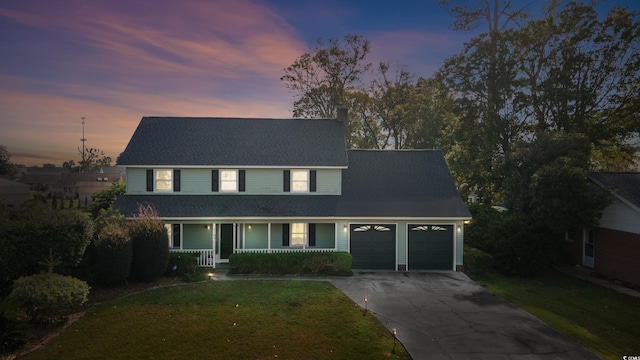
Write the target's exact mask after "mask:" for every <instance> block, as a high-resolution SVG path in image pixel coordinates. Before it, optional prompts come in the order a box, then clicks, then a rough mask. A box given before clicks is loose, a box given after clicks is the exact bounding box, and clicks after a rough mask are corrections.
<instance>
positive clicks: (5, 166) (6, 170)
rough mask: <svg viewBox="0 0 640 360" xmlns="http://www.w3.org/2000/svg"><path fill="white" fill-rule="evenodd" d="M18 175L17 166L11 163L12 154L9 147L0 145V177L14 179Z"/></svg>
mask: <svg viewBox="0 0 640 360" xmlns="http://www.w3.org/2000/svg"><path fill="white" fill-rule="evenodd" d="M15 173H16V166H15V165H14V164H13V163H11V154H10V153H9V151H8V150H7V147H6V146H4V145H0V176H2V177H5V176H6V177H12V176H13V175H15Z"/></svg>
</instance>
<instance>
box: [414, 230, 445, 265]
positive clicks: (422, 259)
mask: <svg viewBox="0 0 640 360" xmlns="http://www.w3.org/2000/svg"><path fill="white" fill-rule="evenodd" d="M408 236H409V241H408V243H409V249H408V255H409V270H451V269H452V268H453V245H454V240H453V225H410V226H409V234H408Z"/></svg>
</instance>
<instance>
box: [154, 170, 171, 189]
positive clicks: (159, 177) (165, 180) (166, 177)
mask: <svg viewBox="0 0 640 360" xmlns="http://www.w3.org/2000/svg"><path fill="white" fill-rule="evenodd" d="M154 177H155V190H156V191H172V190H173V170H156V171H155V176H154Z"/></svg>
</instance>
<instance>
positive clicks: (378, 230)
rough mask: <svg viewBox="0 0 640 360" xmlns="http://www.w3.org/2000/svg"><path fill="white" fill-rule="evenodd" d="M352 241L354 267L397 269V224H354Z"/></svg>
mask: <svg viewBox="0 0 640 360" xmlns="http://www.w3.org/2000/svg"><path fill="white" fill-rule="evenodd" d="M350 241H351V246H350V252H351V256H352V257H353V262H352V266H351V267H352V268H354V269H379V270H395V268H396V225H390V224H352V225H351V229H350Z"/></svg>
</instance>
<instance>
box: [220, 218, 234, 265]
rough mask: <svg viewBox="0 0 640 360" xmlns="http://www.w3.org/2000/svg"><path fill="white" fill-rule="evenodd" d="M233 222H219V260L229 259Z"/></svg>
mask: <svg viewBox="0 0 640 360" xmlns="http://www.w3.org/2000/svg"><path fill="white" fill-rule="evenodd" d="M234 226H235V225H234V224H220V260H229V255H231V254H233V236H234V231H233V228H234Z"/></svg>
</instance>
